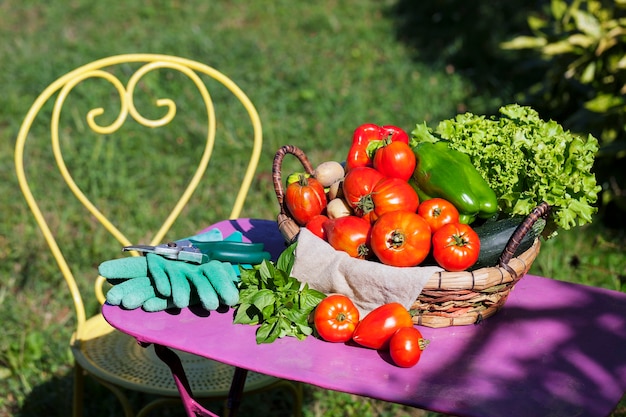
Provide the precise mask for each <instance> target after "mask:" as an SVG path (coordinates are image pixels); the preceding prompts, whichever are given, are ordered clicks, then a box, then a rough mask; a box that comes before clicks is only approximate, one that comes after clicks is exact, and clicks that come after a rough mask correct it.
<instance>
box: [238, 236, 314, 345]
mask: <svg viewBox="0 0 626 417" xmlns="http://www.w3.org/2000/svg"><path fill="white" fill-rule="evenodd" d="M294 249H295V244H294V245H291V246H290V247H289V248H287V249H286V250H285V251H284V252H283V253H282V254H281V256H280V257H279V258H278V260H277V262H276V264H274V263H273V262H271V261H264V262H263V263H262V264H260V265H257V266H255V267H254V268H253V269H242V272H241V285H240V293H239V294H240V295H239V299H240V303H239V305H238V306H237V312H236V314H235V319H234V323H235V324H250V325H260V326H259V328H258V329H257V332H256V342H257V343H259V344H261V343H272V342H273V341H275V340H276V339H279V338H282V337H285V336H292V337H296V338H298V339H300V340H302V339H305V338H306V337H307V336H310V335H311V334H312V333H313V327H312V326H311V325H310V324H309V314H311V312H312V311H313V310H314V309H315V307H316V306H317V305H318V304H319V302H320V301H322V300H323V299H324V298H325V297H326V295H325V294H323V293H321V292H319V291H317V290H314V289H312V288H309V286H308V284H304V283H301V282H300V281H298V280H297V279H296V278H294V277H292V276H290V272H291V268H292V266H293V259H294V256H293V251H294Z"/></svg>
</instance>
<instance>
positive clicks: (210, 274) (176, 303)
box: [98, 253, 239, 311]
mask: <svg viewBox="0 0 626 417" xmlns="http://www.w3.org/2000/svg"><path fill="white" fill-rule="evenodd" d="M98 272H99V273H100V275H102V276H103V277H105V278H106V279H107V281H108V282H109V283H111V284H113V287H112V288H111V289H110V290H109V291H108V292H107V295H106V299H107V302H108V303H109V304H113V305H121V306H122V307H124V308H128V309H135V308H139V307H143V309H144V310H146V311H160V310H165V309H167V308H172V307H177V308H185V307H189V306H190V305H194V304H198V303H200V304H201V305H202V307H203V308H205V309H206V310H216V309H217V308H218V307H219V305H220V303H222V304H224V305H227V306H233V305H235V304H237V302H238V301H239V291H238V289H237V286H236V282H237V281H238V276H237V274H236V273H235V270H234V269H233V267H232V265H231V264H230V263H228V262H221V261H218V260H210V261H209V262H207V263H204V264H200V265H198V264H191V263H187V262H182V261H176V260H169V259H166V258H164V257H162V256H160V255H156V254H154V253H148V254H147V255H146V256H145V257H130V258H122V259H114V260H109V261H105V262H103V263H102V264H100V266H99V267H98Z"/></svg>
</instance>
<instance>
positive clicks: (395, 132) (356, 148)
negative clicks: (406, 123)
mask: <svg viewBox="0 0 626 417" xmlns="http://www.w3.org/2000/svg"><path fill="white" fill-rule="evenodd" d="M385 141H388V142H395V141H400V142H404V143H407V144H408V143H409V135H408V134H407V133H406V132H405V131H404V130H402V129H401V128H399V127H397V126H378V125H375V124H373V123H365V124H363V125H361V126H359V127H357V128H356V130H355V131H354V134H353V135H352V145H351V146H350V150H349V151H348V158H347V159H346V172H347V171H349V170H350V169H352V168H356V167H362V166H366V167H371V166H372V165H373V159H374V154H375V153H376V150H377V149H378V148H380V147H381V146H383V144H384V143H385Z"/></svg>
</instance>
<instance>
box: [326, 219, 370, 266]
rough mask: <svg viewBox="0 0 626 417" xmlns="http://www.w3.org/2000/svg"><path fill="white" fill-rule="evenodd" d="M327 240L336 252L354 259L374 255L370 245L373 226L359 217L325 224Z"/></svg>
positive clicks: (330, 220) (331, 220)
mask: <svg viewBox="0 0 626 417" xmlns="http://www.w3.org/2000/svg"><path fill="white" fill-rule="evenodd" d="M322 227H323V228H324V231H325V232H326V240H327V241H328V243H329V244H330V245H331V246H332V247H333V248H335V249H336V250H340V251H344V252H346V253H347V254H348V255H350V256H352V257H353V258H359V259H367V258H370V257H371V255H372V251H371V249H370V245H369V236H370V229H371V227H372V226H371V224H370V222H368V221H367V220H365V219H363V218H361V217H357V216H345V217H338V218H336V219H329V220H327V221H325V222H324V224H323V226H322Z"/></svg>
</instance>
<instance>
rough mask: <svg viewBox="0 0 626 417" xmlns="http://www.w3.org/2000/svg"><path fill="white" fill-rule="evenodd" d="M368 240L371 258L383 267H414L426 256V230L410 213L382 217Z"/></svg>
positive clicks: (426, 227) (427, 232)
mask: <svg viewBox="0 0 626 417" xmlns="http://www.w3.org/2000/svg"><path fill="white" fill-rule="evenodd" d="M370 236H371V237H370V245H371V248H372V251H373V252H374V255H376V256H377V257H378V260H380V261H381V262H382V263H384V264H386V265H392V266H416V265H419V264H420V263H421V262H422V261H423V260H424V259H426V256H428V253H429V252H430V239H431V233H430V226H429V225H428V223H427V222H426V220H424V218H423V217H422V216H420V215H419V214H417V213H414V212H411V211H404V210H398V211H392V212H389V213H385V214H383V215H382V216H380V218H379V219H378V220H377V221H376V223H374V225H373V226H372V230H371V232H370Z"/></svg>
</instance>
